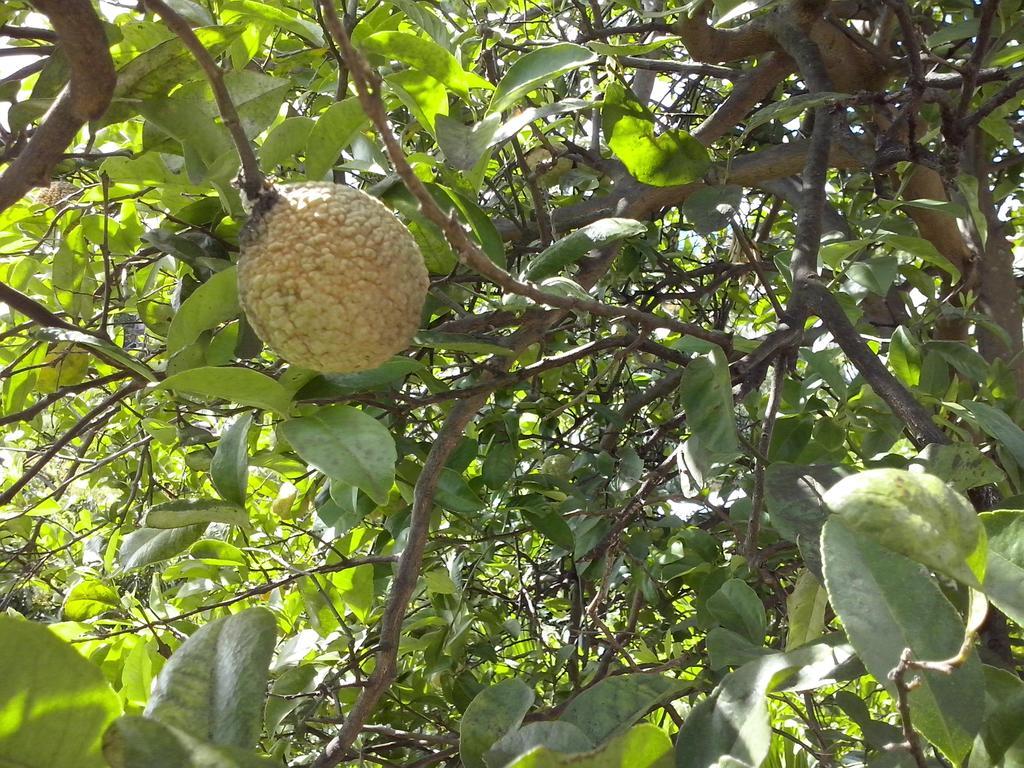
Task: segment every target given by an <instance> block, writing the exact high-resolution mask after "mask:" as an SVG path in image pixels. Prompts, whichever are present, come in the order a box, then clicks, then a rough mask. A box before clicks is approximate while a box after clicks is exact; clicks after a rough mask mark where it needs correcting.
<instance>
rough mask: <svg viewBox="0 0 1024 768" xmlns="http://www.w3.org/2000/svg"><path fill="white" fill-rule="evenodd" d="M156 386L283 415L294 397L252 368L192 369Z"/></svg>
mask: <svg viewBox="0 0 1024 768" xmlns="http://www.w3.org/2000/svg"><path fill="white" fill-rule="evenodd" d="M157 389H171V390H174V391H175V392H182V393H185V394H189V395H198V396H199V397H208V398H212V399H215V400H227V401H228V402H232V403H239V404H240V405H249V406H252V407H253V408H261V409H263V410H268V411H274V412H275V413H279V414H281V415H286V414H287V413H288V410H289V408H290V407H291V399H292V398H291V394H290V393H289V392H288V390H287V389H285V388H284V387H283V386H281V385H280V384H279V383H278V382H276V381H275V380H274V379H272V378H270V377H269V376H267V375H266V374H263V373H260V372H259V371H254V370H251V369H249V368H216V367H214V366H204V367H201V368H191V369H189V370H187V371H182V372H181V373H176V374H174V375H173V376H168V377H167V378H166V379H164V380H163V381H162V382H160V384H159V386H158V387H157Z"/></svg>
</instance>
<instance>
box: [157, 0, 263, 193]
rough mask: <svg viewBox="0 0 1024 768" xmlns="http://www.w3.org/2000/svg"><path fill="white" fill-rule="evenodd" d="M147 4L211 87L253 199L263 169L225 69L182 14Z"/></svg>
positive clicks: (159, 4)
mask: <svg viewBox="0 0 1024 768" xmlns="http://www.w3.org/2000/svg"><path fill="white" fill-rule="evenodd" d="M143 2H144V3H145V5H146V7H148V8H149V9H150V10H151V11H153V12H154V13H157V14H159V15H160V17H161V18H162V19H163V20H164V24H166V25H167V26H168V27H169V28H170V30H171V31H172V32H173V33H174V34H175V35H177V36H178V38H179V39H180V40H181V42H182V43H184V45H185V47H186V48H188V50H189V52H190V53H191V54H192V56H193V58H195V60H196V62H197V63H198V64H199V66H200V67H202V69H203V72H204V73H205V74H206V79H207V80H208V81H209V83H210V88H211V89H213V98H214V99H215V100H216V102H217V110H218V111H219V112H220V118H221V121H222V122H223V123H224V127H225V128H227V129H228V133H230V134H231V140H232V141H233V142H234V144H235V150H236V151H237V152H238V159H239V161H240V162H241V164H242V178H241V184H240V186H241V188H242V191H243V192H245V195H246V197H248V198H249V199H250V200H255V199H256V198H258V197H259V195H260V192H261V191H262V190H263V172H262V171H261V170H260V164H259V160H257V159H256V152H255V151H254V150H253V148H252V145H251V144H250V143H249V138H248V137H247V136H246V135H245V129H243V128H242V121H241V118H239V116H238V110H237V109H235V103H234V102H233V101H232V100H231V94H230V93H229V92H228V89H227V86H226V85H225V84H224V71H223V70H222V69H221V68H220V67H219V66H217V62H216V61H214V60H213V57H212V56H211V55H210V52H209V51H208V50H206V47H205V46H204V45H203V44H202V43H201V42H200V40H199V38H198V37H196V33H195V32H194V31H192V27H191V25H190V24H189V23H188V22H187V21H186V20H185V19H184V18H182V17H181V16H179V15H178V14H177V13H175V12H174V10H173V9H171V7H170V6H168V5H167V3H165V2H163V0H143Z"/></svg>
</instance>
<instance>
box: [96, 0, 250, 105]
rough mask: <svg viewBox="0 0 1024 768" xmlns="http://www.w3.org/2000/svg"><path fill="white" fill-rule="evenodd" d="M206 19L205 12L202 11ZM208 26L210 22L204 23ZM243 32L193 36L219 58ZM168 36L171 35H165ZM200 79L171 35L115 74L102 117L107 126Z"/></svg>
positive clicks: (212, 30) (209, 30)
mask: <svg viewBox="0 0 1024 768" xmlns="http://www.w3.org/2000/svg"><path fill="white" fill-rule="evenodd" d="M202 12H203V13H204V14H206V15H207V18H209V14H208V13H207V11H205V9H203V10H202ZM206 23H207V24H208V23H210V22H209V21H207V22H206ZM241 31H242V27H240V26H225V27H206V28H204V29H197V30H195V33H196V37H198V38H199V42H200V43H202V45H203V47H204V48H206V50H208V51H209V52H210V55H212V56H218V55H220V54H221V53H222V52H223V51H224V50H225V49H226V48H227V47H228V45H230V43H231V42H232V41H233V40H234V39H235V38H237V37H238V35H239V33H240V32H241ZM167 34H168V35H170V32H169V31H168V32H167ZM202 76H203V73H202V70H201V69H200V68H199V65H198V64H196V60H195V57H194V56H193V55H192V54H191V53H190V52H189V50H188V49H187V48H186V47H185V45H184V44H183V43H182V42H181V40H179V39H178V38H177V37H174V36H170V37H169V39H165V40H163V41H162V42H159V43H157V44H155V45H153V46H152V47H151V48H149V49H148V50H145V51H143V52H142V53H140V54H139V55H138V56H135V57H133V58H132V59H131V60H130V61H129V62H128V63H127V64H125V65H124V66H123V67H121V68H120V69H119V70H118V73H117V85H116V86H115V88H114V99H113V102H112V104H111V108H110V109H109V110H108V111H107V113H106V114H105V115H104V116H103V117H102V118H101V123H103V124H109V123H113V122H118V121H120V120H127V119H129V118H131V117H134V116H135V112H136V110H135V105H136V104H137V103H138V102H139V101H141V100H146V99H151V98H156V97H159V96H166V95H167V93H168V92H169V91H170V89H172V88H173V87H174V86H176V85H178V84H179V83H186V82H189V81H191V80H195V79H198V78H200V77H202Z"/></svg>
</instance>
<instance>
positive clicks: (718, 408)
mask: <svg viewBox="0 0 1024 768" xmlns="http://www.w3.org/2000/svg"><path fill="white" fill-rule="evenodd" d="M679 398H680V400H681V401H682V404H683V410H684V411H685V412H686V424H687V426H688V427H689V428H690V431H691V432H692V433H693V434H694V435H696V436H697V437H698V438H699V440H700V443H701V447H702V448H703V449H704V450H706V451H708V452H710V453H711V454H712V455H721V456H732V455H734V454H735V453H736V452H737V451H738V450H739V438H738V436H737V433H736V414H735V412H734V410H733V398H732V381H731V380H730V377H729V363H728V361H727V360H726V359H725V354H724V353H723V352H722V351H721V350H720V349H717V348H716V349H714V350H712V351H710V352H708V353H707V354H705V355H702V356H700V357H694V358H693V359H692V360H690V362H689V363H687V365H686V370H685V371H684V372H683V378H682V381H681V382H680V384H679Z"/></svg>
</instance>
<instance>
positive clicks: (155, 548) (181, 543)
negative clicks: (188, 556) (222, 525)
mask: <svg viewBox="0 0 1024 768" xmlns="http://www.w3.org/2000/svg"><path fill="white" fill-rule="evenodd" d="M207 527H208V524H207V523H201V524H198V525H189V526H186V527H184V528H170V529H167V530H160V529H157V528H140V529H139V530H137V531H132V532H131V533H129V534H128V535H127V536H125V537H124V539H123V540H122V542H121V548H120V549H119V550H118V552H117V560H118V562H119V563H120V564H121V567H122V568H124V569H125V570H126V571H128V570H131V569H133V568H141V567H143V566H146V565H152V564H153V563H159V562H160V561H162V560H167V559H168V558H171V557H174V556H175V555H177V554H180V553H181V552H184V551H185V550H186V549H188V548H189V547H190V546H192V545H193V544H195V543H196V542H197V541H199V539H200V538H202V536H203V534H204V533H205V532H206V529H207Z"/></svg>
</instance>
